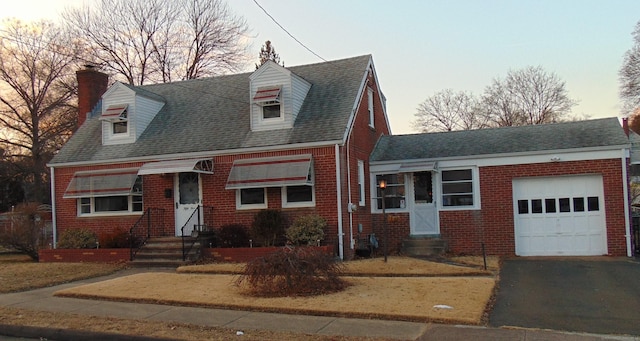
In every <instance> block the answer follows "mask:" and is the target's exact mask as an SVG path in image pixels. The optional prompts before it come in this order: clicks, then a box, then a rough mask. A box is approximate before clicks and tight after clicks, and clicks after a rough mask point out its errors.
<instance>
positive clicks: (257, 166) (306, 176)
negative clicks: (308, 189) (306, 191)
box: [225, 154, 313, 189]
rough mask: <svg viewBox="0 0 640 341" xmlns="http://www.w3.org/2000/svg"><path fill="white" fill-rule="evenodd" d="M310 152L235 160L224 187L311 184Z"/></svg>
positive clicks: (239, 187)
mask: <svg viewBox="0 0 640 341" xmlns="http://www.w3.org/2000/svg"><path fill="white" fill-rule="evenodd" d="M311 167H312V157H311V154H303V155H293V156H281V157H269V158H256V159H244V160H236V161H234V162H233V167H232V168H231V172H230V173H229V178H228V180H227V186H226V187H225V188H226V189H241V188H262V187H282V186H297V185H309V186H311V185H313V179H312V177H311Z"/></svg>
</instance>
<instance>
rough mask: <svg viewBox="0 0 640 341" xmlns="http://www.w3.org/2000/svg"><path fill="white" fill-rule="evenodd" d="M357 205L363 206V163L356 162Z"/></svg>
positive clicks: (360, 161)
mask: <svg viewBox="0 0 640 341" xmlns="http://www.w3.org/2000/svg"><path fill="white" fill-rule="evenodd" d="M358 205H360V206H364V205H365V192H364V161H362V160H358Z"/></svg>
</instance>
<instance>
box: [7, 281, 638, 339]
mask: <svg viewBox="0 0 640 341" xmlns="http://www.w3.org/2000/svg"><path fill="white" fill-rule="evenodd" d="M145 271H174V269H170V270H169V269H166V270H156V269H154V270H145V269H130V270H124V271H120V272H118V273H117V274H114V275H110V276H106V277H100V278H94V279H88V280H82V281H77V282H73V283H67V284H62V285H58V286H54V287H50V288H42V289H36V290H31V291H25V292H20V293H11V294H2V295H0V305H2V306H7V307H14V308H23V309H29V310H38V311H50V312H65V313H74V314H85V315H92V316H109V317H116V318H124V319H143V320H150V321H165V322H178V323H191V324H196V325H202V326H211V327H224V328H230V329H231V330H232V331H233V335H230V336H229V337H230V338H231V337H235V336H236V335H235V331H242V330H250V329H264V330H274V331H284V332H294V333H306V334H317V335H343V336H366V337H379V338H389V339H399V340H463V339H475V340H635V341H640V337H617V336H609V335H593V334H580V333H562V332H556V331H544V330H535V329H509V328H484V327H472V326H455V325H441V324H433V323H415V322H402V321H387V320H367V319H352V318H337V317H327V316H308V315H286V314H273V313H260V312H249V311H237V310H224V309H208V308H191V307H178V306H168V305H158V304H138V303H123V302H110V301H96V300H84V299H74V298H63V297H54V296H53V293H54V292H56V291H58V290H61V289H66V288H70V287H74V286H79V285H83V284H87V283H92V282H97V281H102V280H106V279H110V278H114V277H119V276H125V275H130V274H134V273H139V272H145ZM2 335H6V336H14V337H26V338H34V339H39V338H41V337H43V338H46V339H50V340H68V339H76V340H82V339H92V340H152V339H150V338H147V337H132V336H122V335H114V334H100V333H91V332H77V331H75V332H74V331H68V330H60V329H55V328H30V327H22V326H17V327H16V326H8V325H2V324H0V340H2V339H3V338H2Z"/></svg>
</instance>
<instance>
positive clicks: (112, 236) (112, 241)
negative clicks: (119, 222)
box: [99, 229, 141, 249]
mask: <svg viewBox="0 0 640 341" xmlns="http://www.w3.org/2000/svg"><path fill="white" fill-rule="evenodd" d="M134 238H135V239H134V243H133V247H138V246H140V243H141V240H140V238H139V237H134ZM99 240H100V247H102V248H105V249H126V248H129V247H131V246H132V245H131V241H130V240H131V235H130V234H129V231H127V230H124V229H122V230H118V231H115V232H112V233H104V234H101V235H100V238H99Z"/></svg>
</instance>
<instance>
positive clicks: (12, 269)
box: [0, 254, 124, 293]
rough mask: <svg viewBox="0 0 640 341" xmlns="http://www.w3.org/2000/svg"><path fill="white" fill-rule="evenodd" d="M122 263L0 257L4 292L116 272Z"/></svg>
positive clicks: (0, 276)
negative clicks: (52, 261)
mask: <svg viewBox="0 0 640 341" xmlns="http://www.w3.org/2000/svg"><path fill="white" fill-rule="evenodd" d="M123 267H124V265H122V264H96V263H36V262H33V261H31V258H29V257H27V256H24V255H15V254H7V255H2V256H1V257H0V283H2V285H0V293H8V292H15V291H24V290H29V289H35V288H42V287H48V286H52V285H56V284H62V283H68V282H73V281H77V280H80V279H85V278H91V277H98V276H104V275H108V274H112V273H114V272H116V271H118V270H120V269H122V268H123Z"/></svg>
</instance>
